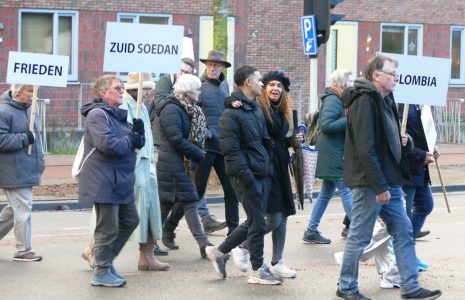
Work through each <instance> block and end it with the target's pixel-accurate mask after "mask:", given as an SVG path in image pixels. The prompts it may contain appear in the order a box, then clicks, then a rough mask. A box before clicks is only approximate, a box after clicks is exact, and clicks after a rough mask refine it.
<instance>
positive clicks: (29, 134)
mask: <svg viewBox="0 0 465 300" xmlns="http://www.w3.org/2000/svg"><path fill="white" fill-rule="evenodd" d="M25 134H26V135H27V143H28V145H32V144H34V141H35V135H34V133H33V132H31V131H29V130H28V131H26V132H25Z"/></svg>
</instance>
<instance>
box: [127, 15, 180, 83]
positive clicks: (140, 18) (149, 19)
mask: <svg viewBox="0 0 465 300" xmlns="http://www.w3.org/2000/svg"><path fill="white" fill-rule="evenodd" d="M118 22H121V23H139V24H155V25H171V24H172V22H173V18H172V17H171V15H152V14H135V13H119V14H118ZM179 64H180V65H181V62H179ZM163 75H164V74H163V73H157V72H153V73H152V77H153V78H154V80H155V81H158V79H160V77H161V76H163ZM118 76H119V77H120V78H121V79H122V80H124V81H127V79H128V73H127V72H119V73H118Z"/></svg>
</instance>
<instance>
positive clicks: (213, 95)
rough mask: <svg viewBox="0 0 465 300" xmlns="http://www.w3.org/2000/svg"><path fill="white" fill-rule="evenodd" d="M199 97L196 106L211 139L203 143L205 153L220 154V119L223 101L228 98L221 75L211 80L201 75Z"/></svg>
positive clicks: (227, 87)
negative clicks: (200, 109)
mask: <svg viewBox="0 0 465 300" xmlns="http://www.w3.org/2000/svg"><path fill="white" fill-rule="evenodd" d="M200 79H201V81H202V86H201V87H200V91H201V93H200V96H199V102H198V105H199V106H200V107H202V110H203V113H204V114H205V118H206V119H207V127H208V129H209V130H210V133H211V137H209V138H207V140H206V141H205V151H207V152H213V153H218V154H220V135H219V124H220V117H221V115H222V114H223V111H224V101H225V100H226V98H228V97H229V86H228V82H227V81H226V79H225V76H224V75H223V73H221V75H220V78H219V79H211V78H208V77H207V76H206V74H203V75H202V77H201V78H200Z"/></svg>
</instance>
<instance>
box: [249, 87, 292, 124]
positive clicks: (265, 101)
mask: <svg viewBox="0 0 465 300" xmlns="http://www.w3.org/2000/svg"><path fill="white" fill-rule="evenodd" d="M257 99H258V102H260V105H261V106H262V110H263V114H264V115H265V118H266V119H268V120H270V121H272V119H271V107H270V102H271V100H270V99H269V98H268V96H267V95H266V88H265V87H264V88H263V90H262V93H261V94H260V96H258V97H257ZM278 103H279V104H278V111H279V112H280V113H282V114H283V115H284V117H285V118H286V119H287V121H288V122H289V124H292V108H291V103H292V102H291V97H290V96H289V94H288V93H287V92H286V91H285V90H284V89H283V92H282V93H281V96H280V97H279V101H278Z"/></svg>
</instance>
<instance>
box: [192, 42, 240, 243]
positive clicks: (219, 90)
mask: <svg viewBox="0 0 465 300" xmlns="http://www.w3.org/2000/svg"><path fill="white" fill-rule="evenodd" d="M200 61H201V62H202V63H204V64H205V65H206V68H205V73H204V74H203V75H202V77H200V80H201V81H202V86H201V87H200V96H199V102H198V105H199V106H200V107H202V110H203V113H204V114H205V118H206V119H207V127H208V130H209V132H210V135H209V138H207V140H206V141H205V149H204V150H205V151H206V152H207V153H206V155H205V159H204V160H203V161H202V162H201V163H200V164H199V168H198V171H197V174H196V176H195V185H196V188H197V194H198V195H199V198H200V204H199V209H198V211H199V215H200V217H201V218H202V224H203V228H204V229H205V232H206V233H211V232H214V231H217V230H221V229H223V228H225V227H226V225H227V226H228V234H229V233H231V232H232V231H233V230H234V228H236V227H237V225H239V201H238V200H237V198H236V195H235V193H234V190H233V188H232V186H231V183H230V182H229V178H228V176H226V173H225V169H224V157H223V155H222V154H221V152H220V135H219V122H220V117H221V115H222V114H223V111H224V101H225V100H226V98H228V97H229V86H228V82H227V81H226V76H224V73H223V71H224V70H225V69H226V68H229V67H230V66H231V64H230V63H229V62H227V61H226V60H225V56H224V53H222V52H220V51H216V50H211V51H210V52H209V53H208V57H207V58H205V59H200ZM212 167H213V168H214V169H215V172H216V175H217V176H218V179H219V180H220V182H221V186H222V187H223V192H224V207H225V216H226V222H219V221H217V220H215V218H214V217H213V216H212V215H210V212H209V210H208V207H207V201H206V199H205V190H206V188H207V183H208V177H209V176H210V171H211V169H212Z"/></svg>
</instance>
